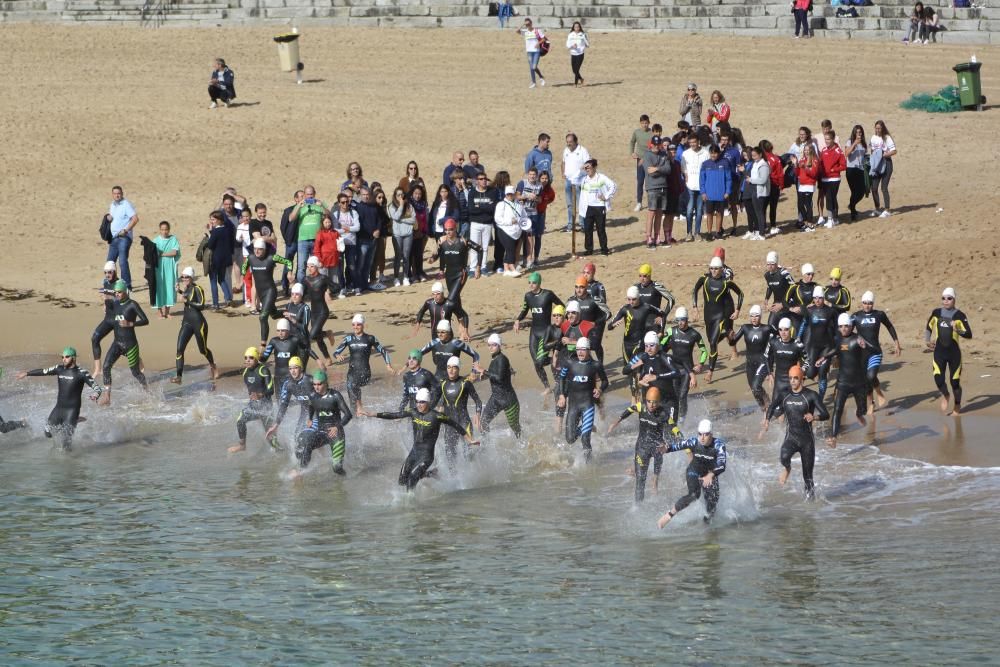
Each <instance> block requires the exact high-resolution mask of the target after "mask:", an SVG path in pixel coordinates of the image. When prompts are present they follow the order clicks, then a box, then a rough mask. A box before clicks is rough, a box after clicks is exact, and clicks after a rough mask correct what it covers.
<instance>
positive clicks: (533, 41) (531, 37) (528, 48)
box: [517, 18, 545, 88]
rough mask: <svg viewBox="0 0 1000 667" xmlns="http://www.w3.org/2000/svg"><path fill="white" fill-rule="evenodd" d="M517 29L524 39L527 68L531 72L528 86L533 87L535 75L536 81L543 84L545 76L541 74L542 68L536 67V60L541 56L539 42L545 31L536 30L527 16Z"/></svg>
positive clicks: (542, 39)
mask: <svg viewBox="0 0 1000 667" xmlns="http://www.w3.org/2000/svg"><path fill="white" fill-rule="evenodd" d="M517 31H518V32H519V33H521V37H522V38H523V39H524V50H525V52H526V53H527V54H528V70H529V71H530V73H531V85H530V86H528V88H534V87H535V78H536V77H537V79H538V82H539V83H540V84H542V85H543V86H544V85H545V77H544V76H542V70H540V69H538V61H539V60H540V59H541V57H542V47H541V43H542V41H544V40H545V33H544V32H542V31H541V30H537V29H536V28H535V26H534V24H532V22H531V19H529V18H526V19H524V24H523V25H522V26H521V27H520V28H518V29H517Z"/></svg>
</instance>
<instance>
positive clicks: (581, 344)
mask: <svg viewBox="0 0 1000 667" xmlns="http://www.w3.org/2000/svg"><path fill="white" fill-rule="evenodd" d="M576 349H578V350H589V349H590V339H589V338H587V337H586V336H584V337H583V338H578V339H577V341H576Z"/></svg>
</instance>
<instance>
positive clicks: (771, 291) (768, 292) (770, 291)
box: [764, 278, 777, 301]
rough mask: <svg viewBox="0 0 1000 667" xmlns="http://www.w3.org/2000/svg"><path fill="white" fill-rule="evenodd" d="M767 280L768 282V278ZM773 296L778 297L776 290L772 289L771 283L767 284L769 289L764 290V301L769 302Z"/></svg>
mask: <svg viewBox="0 0 1000 667" xmlns="http://www.w3.org/2000/svg"><path fill="white" fill-rule="evenodd" d="M765 280H766V278H765ZM772 296H775V297H776V296H777V295H776V294H775V293H774V288H773V287H771V283H767V289H766V290H764V301H767V300H768V299H770V298H771V297H772Z"/></svg>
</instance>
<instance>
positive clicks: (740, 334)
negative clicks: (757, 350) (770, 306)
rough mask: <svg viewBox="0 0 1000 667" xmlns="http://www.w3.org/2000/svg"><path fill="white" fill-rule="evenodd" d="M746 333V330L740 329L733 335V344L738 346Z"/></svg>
mask: <svg viewBox="0 0 1000 667" xmlns="http://www.w3.org/2000/svg"><path fill="white" fill-rule="evenodd" d="M765 298H766V297H765ZM745 332H746V329H744V328H743V327H740V328H739V329H737V330H736V331H735V332H734V333H733V344H736V343H738V342H740V339H741V338H743V334H744V333H745Z"/></svg>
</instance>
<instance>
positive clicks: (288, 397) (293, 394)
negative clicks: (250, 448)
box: [274, 357, 312, 436]
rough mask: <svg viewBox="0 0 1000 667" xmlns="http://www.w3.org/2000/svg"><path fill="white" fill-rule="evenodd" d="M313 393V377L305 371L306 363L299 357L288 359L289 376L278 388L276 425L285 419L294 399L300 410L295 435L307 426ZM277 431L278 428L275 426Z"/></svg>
mask: <svg viewBox="0 0 1000 667" xmlns="http://www.w3.org/2000/svg"><path fill="white" fill-rule="evenodd" d="M311 395H312V378H310V377H309V376H308V375H306V373H305V364H304V363H303V362H302V360H301V359H300V358H298V357H292V358H291V359H289V360H288V377H287V378H285V381H284V382H283V383H282V384H281V386H280V387H279V388H278V414H277V415H275V417H274V423H275V425H278V424H280V423H281V422H282V421H283V420H284V419H285V413H287V412H288V407H289V406H290V405H291V403H292V401H294V402H295V403H297V404H298V405H299V406H300V407H301V409H300V410H299V416H298V419H296V420H295V431H294V432H295V435H296V436H298V434H299V433H300V432H301V431H302V429H303V428H305V425H306V421H307V419H308V417H309V397H310V396H311ZM275 431H277V428H275Z"/></svg>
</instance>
